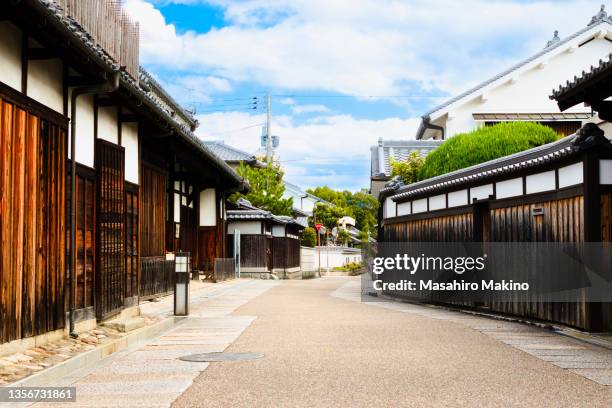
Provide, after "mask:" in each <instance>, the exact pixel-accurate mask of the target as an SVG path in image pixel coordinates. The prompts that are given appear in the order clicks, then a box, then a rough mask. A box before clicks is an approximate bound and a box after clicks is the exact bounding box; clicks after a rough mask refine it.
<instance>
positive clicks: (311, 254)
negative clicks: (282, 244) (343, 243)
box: [300, 247, 361, 271]
mask: <svg viewBox="0 0 612 408" xmlns="http://www.w3.org/2000/svg"><path fill="white" fill-rule="evenodd" d="M319 248H320V249H318V248H308V247H301V248H300V266H301V269H302V271H317V270H319V250H320V251H321V257H320V258H321V270H322V271H330V270H332V269H333V268H336V267H339V266H344V265H346V264H347V263H350V262H361V252H355V251H353V250H351V249H347V250H343V248H340V247H319Z"/></svg>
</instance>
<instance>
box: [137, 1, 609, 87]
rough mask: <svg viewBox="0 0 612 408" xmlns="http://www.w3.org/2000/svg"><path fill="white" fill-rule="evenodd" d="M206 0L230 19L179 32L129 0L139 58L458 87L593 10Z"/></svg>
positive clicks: (589, 5)
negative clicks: (204, 28) (207, 27)
mask: <svg viewBox="0 0 612 408" xmlns="http://www.w3.org/2000/svg"><path fill="white" fill-rule="evenodd" d="M181 2H182V3H185V1H184V0H183V1H181ZM192 2H193V1H192ZM208 2H209V3H213V4H216V5H219V6H221V7H223V9H224V12H225V18H226V19H227V20H228V21H229V22H230V23H231V24H230V25H229V26H227V27H224V28H221V29H212V30H210V31H209V32H207V33H195V32H187V33H182V34H178V33H177V31H176V29H175V27H174V26H172V25H169V24H167V23H166V22H165V20H164V18H163V16H162V15H161V13H160V12H159V11H158V10H156V9H155V8H154V7H153V5H151V4H150V3H147V2H145V0H127V1H126V4H125V6H126V8H127V9H128V10H129V11H130V12H131V14H132V15H134V16H135V18H136V19H138V20H139V21H140V22H141V32H142V59H143V61H144V62H145V63H146V64H150V65H159V66H163V67H166V68H172V69H184V70H201V71H204V72H207V73H208V74H210V75H213V76H217V77H222V78H228V79H230V80H232V81H255V82H258V83H260V84H265V85H266V86H271V87H278V88H284V89H295V90H305V89H308V90H309V89H317V90H326V91H333V92H341V93H345V94H351V95H371V94H374V95H387V94H397V93H402V92H420V91H422V90H423V89H425V90H427V89H441V90H444V91H449V92H456V91H458V90H462V89H464V88H465V87H467V86H468V85H469V84H471V83H473V82H475V81H476V80H482V79H483V76H486V75H491V74H494V73H496V72H498V71H499V70H500V69H502V68H504V67H506V66H508V65H510V64H511V63H512V62H515V61H516V60H517V59H518V58H519V57H522V56H527V55H528V54H529V53H531V52H534V51H536V50H538V49H541V48H542V47H543V46H544V45H545V42H546V41H547V40H548V39H549V37H551V36H552V31H553V30H554V29H555V28H562V29H563V31H562V33H561V34H562V35H569V34H571V32H572V31H574V30H577V29H579V28H582V27H583V26H585V25H586V23H587V22H588V19H589V18H590V16H591V15H592V14H594V13H595V12H596V11H597V9H598V3H597V2H596V1H587V0H579V1H572V2H558V1H546V0H542V1H535V2H513V1H510V0H501V1H495V2H492V1H488V0H464V1H455V0H438V1H436V2H432V1H430V0H414V1H411V2H407V1H405V2H399V1H396V0H361V1H354V0H332V1H330V0H309V1H303V0H245V1H240V2H236V1H229V0H209V1H208ZM526 22H530V23H528V24H526ZM509 54H510V55H509ZM415 84H416V86H415Z"/></svg>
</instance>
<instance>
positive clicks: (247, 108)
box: [197, 105, 257, 113]
mask: <svg viewBox="0 0 612 408" xmlns="http://www.w3.org/2000/svg"><path fill="white" fill-rule="evenodd" d="M256 110H257V106H251V105H246V106H243V107H239V106H238V107H236V108H231V107H227V108H221V109H211V110H203V111H199V112H197V113H213V112H241V111H256Z"/></svg>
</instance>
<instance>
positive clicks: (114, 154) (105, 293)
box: [96, 139, 127, 319]
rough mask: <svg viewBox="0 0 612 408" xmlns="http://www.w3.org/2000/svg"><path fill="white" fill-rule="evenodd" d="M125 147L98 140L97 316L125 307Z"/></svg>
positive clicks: (112, 312) (108, 315)
mask: <svg viewBox="0 0 612 408" xmlns="http://www.w3.org/2000/svg"><path fill="white" fill-rule="evenodd" d="M124 160H125V152H124V149H123V147H121V146H117V145H115V144H112V143H109V142H106V141H104V140H101V139H98V140H97V144H96V170H97V173H98V183H97V189H98V193H97V195H96V196H97V199H98V205H97V206H96V207H97V217H96V220H97V222H98V228H97V231H96V232H97V236H98V239H97V245H98V250H97V251H96V253H97V259H96V261H97V265H98V267H97V274H96V315H97V317H98V319H105V318H107V317H110V316H111V315H113V314H117V313H118V312H119V311H121V309H122V307H123V294H124V285H125V283H126V278H127V276H126V264H125V202H124V194H125V185H124V179H125V177H124Z"/></svg>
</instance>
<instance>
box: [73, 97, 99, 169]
mask: <svg viewBox="0 0 612 408" xmlns="http://www.w3.org/2000/svg"><path fill="white" fill-rule="evenodd" d="M68 105H70V102H68ZM68 109H69V110H70V107H69V108H68ZM76 113H77V121H76V132H77V137H76V143H75V150H76V161H77V162H78V163H81V164H83V165H85V166H89V167H93V166H94V107H93V96H91V95H81V96H79V98H78V99H77V109H76ZM69 128H70V127H69ZM70 137H72V135H71V134H70V131H69V138H68V146H70ZM68 157H70V147H69V148H68Z"/></svg>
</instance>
